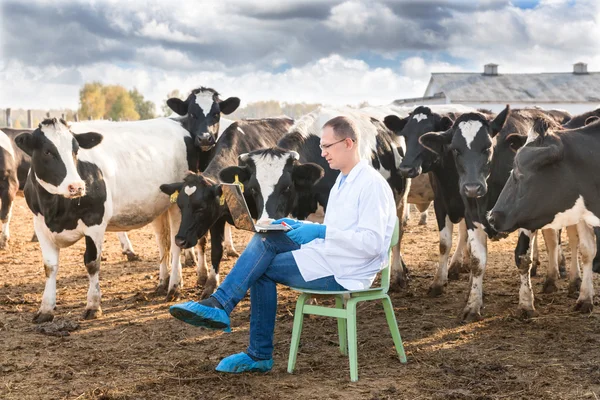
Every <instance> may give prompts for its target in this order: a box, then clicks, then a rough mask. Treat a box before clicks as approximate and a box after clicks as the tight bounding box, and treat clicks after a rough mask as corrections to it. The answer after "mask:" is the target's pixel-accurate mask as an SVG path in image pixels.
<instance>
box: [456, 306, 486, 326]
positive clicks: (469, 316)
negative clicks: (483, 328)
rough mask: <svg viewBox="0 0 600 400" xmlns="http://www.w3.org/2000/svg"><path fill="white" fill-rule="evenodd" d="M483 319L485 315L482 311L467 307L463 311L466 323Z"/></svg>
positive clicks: (463, 319) (463, 320)
mask: <svg viewBox="0 0 600 400" xmlns="http://www.w3.org/2000/svg"><path fill="white" fill-rule="evenodd" d="M482 319H483V317H482V316H481V312H479V311H473V310H471V309H469V308H465V310H464V311H463V313H462V318H461V321H462V322H464V323H469V322H477V321H481V320H482Z"/></svg>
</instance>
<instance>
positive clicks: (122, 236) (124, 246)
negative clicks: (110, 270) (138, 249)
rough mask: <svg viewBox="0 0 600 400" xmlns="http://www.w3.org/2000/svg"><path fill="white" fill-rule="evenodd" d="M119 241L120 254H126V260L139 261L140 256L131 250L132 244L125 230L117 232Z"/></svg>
mask: <svg viewBox="0 0 600 400" xmlns="http://www.w3.org/2000/svg"><path fill="white" fill-rule="evenodd" d="M117 237H118V238H119V242H121V254H124V255H126V256H127V261H140V257H139V256H138V255H137V254H135V252H134V251H133V246H132V245H131V242H130V241H129V237H128V236H127V234H126V233H125V232H117Z"/></svg>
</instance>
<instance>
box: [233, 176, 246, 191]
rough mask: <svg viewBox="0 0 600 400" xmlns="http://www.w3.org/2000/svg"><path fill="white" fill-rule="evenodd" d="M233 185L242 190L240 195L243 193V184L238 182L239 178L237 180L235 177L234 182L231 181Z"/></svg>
mask: <svg viewBox="0 0 600 400" xmlns="http://www.w3.org/2000/svg"><path fill="white" fill-rule="evenodd" d="M233 183H234V184H235V185H238V186H239V187H240V189H242V193H244V184H243V183H242V182H240V178H238V176H237V175H236V176H235V180H234V181H233Z"/></svg>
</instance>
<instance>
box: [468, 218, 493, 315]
mask: <svg viewBox="0 0 600 400" xmlns="http://www.w3.org/2000/svg"><path fill="white" fill-rule="evenodd" d="M475 225H476V228H475V229H468V230H467V235H468V237H469V244H470V245H471V279H470V282H471V291H470V293H469V298H468V300H467V305H466V307H465V308H464V310H463V313H462V320H463V321H477V320H480V319H481V307H482V306H483V275H484V273H485V267H486V264H487V234H486V233H485V229H484V228H483V225H481V224H479V223H477V222H476V223H475Z"/></svg>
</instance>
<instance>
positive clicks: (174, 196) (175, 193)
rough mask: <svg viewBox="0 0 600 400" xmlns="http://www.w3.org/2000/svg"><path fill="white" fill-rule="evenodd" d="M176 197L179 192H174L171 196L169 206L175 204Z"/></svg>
mask: <svg viewBox="0 0 600 400" xmlns="http://www.w3.org/2000/svg"><path fill="white" fill-rule="evenodd" d="M177 197H179V190H176V191H175V192H174V193H173V194H172V195H171V204H175V203H177Z"/></svg>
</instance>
